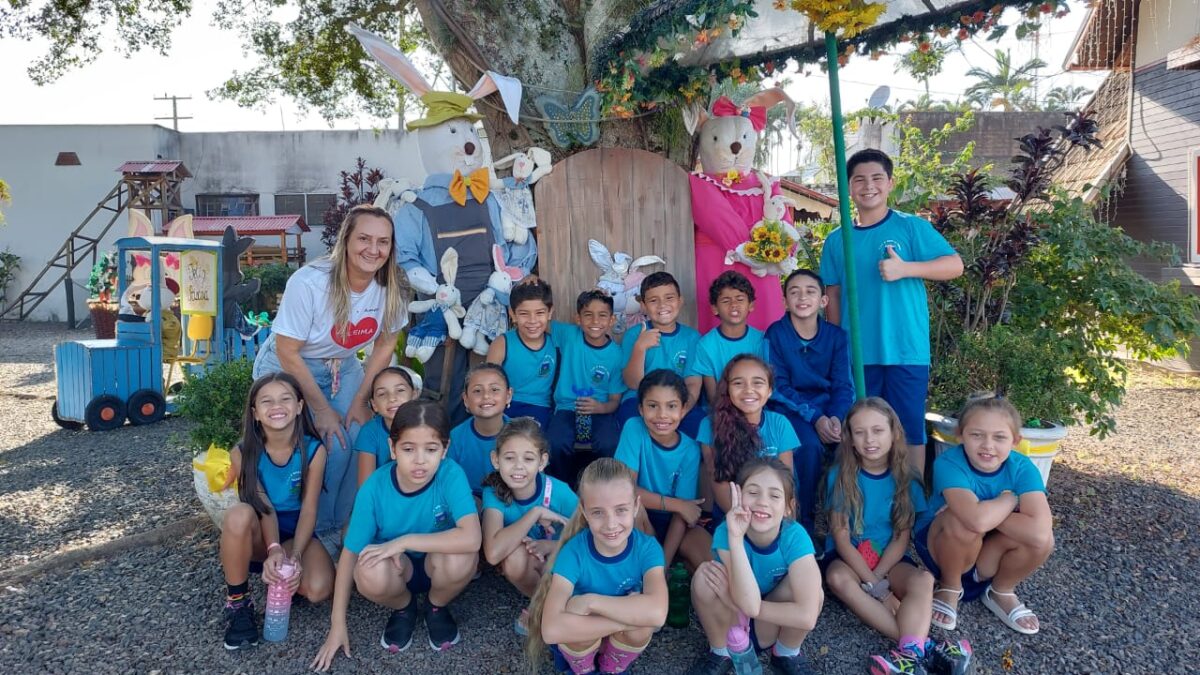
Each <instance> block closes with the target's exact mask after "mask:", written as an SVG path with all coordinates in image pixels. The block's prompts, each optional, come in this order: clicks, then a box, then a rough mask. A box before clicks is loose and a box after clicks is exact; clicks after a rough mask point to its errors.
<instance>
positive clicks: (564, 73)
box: [414, 0, 693, 168]
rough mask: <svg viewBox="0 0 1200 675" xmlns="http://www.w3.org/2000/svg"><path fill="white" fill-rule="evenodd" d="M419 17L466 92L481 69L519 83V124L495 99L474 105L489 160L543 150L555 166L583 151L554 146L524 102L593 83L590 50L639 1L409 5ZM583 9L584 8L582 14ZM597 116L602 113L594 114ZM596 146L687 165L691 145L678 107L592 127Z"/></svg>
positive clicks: (462, 0) (463, 0) (490, 0)
mask: <svg viewBox="0 0 1200 675" xmlns="http://www.w3.org/2000/svg"><path fill="white" fill-rule="evenodd" d="M414 4H415V6H416V8H417V11H418V12H419V13H420V15H421V20H422V22H424V24H425V28H426V30H427V31H428V32H429V35H430V38H431V39H432V41H433V43H434V44H435V45H436V46H437V48H438V52H439V53H440V54H441V56H442V58H443V59H445V61H446V63H447V65H449V66H450V71H451V72H452V73H453V74H454V77H455V79H457V80H458V82H459V83H461V84H462V85H463V86H464V87H466V88H469V87H470V86H471V85H473V84H474V83H475V81H476V80H478V79H479V76H480V75H481V74H482V71H484V70H493V71H495V72H498V73H500V74H502V75H511V76H513V77H516V78H519V79H520V80H521V82H523V83H524V84H525V96H524V103H523V105H522V106H521V114H522V120H521V124H520V125H514V124H513V123H512V121H511V120H510V119H509V118H508V115H507V113H505V112H504V110H503V106H502V105H501V104H500V102H499V101H500V100H499V96H497V95H493V96H489V97H488V98H486V99H484V100H483V101H480V102H479V104H478V105H477V106H476V108H477V109H478V111H479V112H480V113H481V114H482V115H483V116H484V120H483V125H484V128H485V129H486V131H487V135H488V142H489V143H490V144H491V148H492V156H493V157H503V156H504V155H507V154H509V153H510V152H513V151H516V150H524V149H526V148H528V147H529V146H531V145H537V146H540V147H543V148H546V149H547V150H549V151H550V152H551V154H552V155H553V156H554V159H555V161H558V160H560V159H562V158H564V157H566V156H568V155H571V154H574V153H575V152H578V151H580V150H583V149H584V148H571V149H563V148H559V147H557V146H555V145H554V144H553V143H552V142H551V140H550V137H549V135H548V134H547V133H546V131H545V129H544V127H543V126H542V123H541V122H540V121H538V120H531V119H527V118H529V117H537V116H538V115H537V111H536V109H535V108H534V106H533V104H532V101H533V99H534V98H536V97H538V96H543V95H549V96H554V97H557V98H558V99H559V100H560V101H561V102H562V103H563V104H565V105H571V104H573V103H575V101H576V99H577V97H578V94H577V93H574V92H580V91H583V90H584V89H586V88H587V87H589V86H591V84H592V82H593V80H594V79H595V78H594V76H593V75H592V73H590V72H589V70H588V65H589V58H590V56H591V51H592V50H593V49H595V48H596V47H597V46H598V44H600V42H602V41H603V40H604V38H605V36H607V35H609V34H610V33H611V32H612V31H614V30H617V29H619V28H620V27H622V26H624V25H626V24H627V23H628V20H629V17H630V16H632V15H633V14H634V13H635V12H636V11H637V10H638V9H640V8H641V7H643V6H644V3H643V2H642V0H593V1H592V2H582V1H581V0H414ZM585 7H586V8H587V9H586V11H585ZM601 116H602V117H603V116H604V115H603V113H601ZM598 145H599V146H601V147H624V148H640V149H643V150H649V151H651V152H657V153H661V154H664V155H666V156H668V157H670V158H671V159H672V160H673V161H675V162H677V163H679V164H681V165H683V166H684V167H685V168H690V162H691V161H692V159H693V153H692V142H691V138H689V137H688V136H687V134H686V132H684V131H683V124H682V120H681V118H680V113H679V112H678V110H674V109H672V110H668V111H664V112H661V113H657V114H654V115H649V116H646V117H639V118H637V119H631V120H613V121H607V122H603V123H602V124H601V125H600V142H599V144H598Z"/></svg>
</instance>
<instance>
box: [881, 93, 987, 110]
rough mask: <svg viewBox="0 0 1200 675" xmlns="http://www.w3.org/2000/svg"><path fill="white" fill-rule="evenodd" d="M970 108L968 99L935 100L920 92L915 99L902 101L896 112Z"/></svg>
mask: <svg viewBox="0 0 1200 675" xmlns="http://www.w3.org/2000/svg"><path fill="white" fill-rule="evenodd" d="M970 109H971V103H970V101H964V100H961V99H960V100H957V101H947V100H944V99H943V100H940V101H935V100H934V99H933V98H932V97H931V96H930V95H929V94H921V95H920V96H918V97H917V98H915V99H909V100H907V101H904V102H903V103H901V104H900V105H899V107H897V109H896V112H902V113H906V112H957V113H962V112H966V111H968V110H970Z"/></svg>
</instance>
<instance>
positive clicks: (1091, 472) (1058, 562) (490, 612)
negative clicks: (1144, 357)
mask: <svg viewBox="0 0 1200 675" xmlns="http://www.w3.org/2000/svg"><path fill="white" fill-rule="evenodd" d="M80 336H81V334H79V333H69V332H66V331H63V330H61V329H59V328H55V327H50V326H39V325H37V324H20V325H13V324H7V323H5V324H0V381H3V382H8V383H13V385H12V386H6V388H5V389H4V390H3V391H2V392H0V401H2V402H3V403H2V405H3V411H4V418H5V422H6V424H5V425H4V426H3V427H0V576H3V570H6V569H10V568H12V567H14V566H16V565H20V564H22V563H25V562H28V561H31V560H38V559H43V558H46V557H47V556H51V555H53V554H55V553H60V552H63V551H67V550H71V549H73V548H77V547H79V546H82V545H87V544H91V543H96V542H100V541H107V540H112V539H115V538H118V537H121V536H123V535H128V534H132V533H137V532H144V531H147V530H149V529H153V528H155V527H157V526H160V525H165V524H167V523H170V522H174V521H176V520H179V519H182V518H186V517H190V516H193V515H195V514H196V513H198V512H199V504H198V503H197V502H196V501H195V498H194V496H193V492H192V486H191V477H190V472H189V471H188V468H187V460H188V457H187V454H186V451H184V450H182V449H180V448H179V445H178V444H177V443H174V442H172V440H171V437H172V436H173V435H174V434H177V433H179V432H180V431H181V430H182V429H183V422H181V421H178V420H175V421H167V422H164V423H160V424H158V425H153V426H150V427H144V428H140V429H136V430H135V429H132V428H125V429H122V430H119V431H116V432H111V433H107V434H90V433H87V432H67V431H62V430H60V429H58V428H57V427H56V426H55V425H54V423H53V422H52V421H51V420H50V415H49V407H50V402H51V399H52V398H53V387H54V385H53V367H52V366H51V365H49V364H50V355H49V346H50V345H51V344H53V343H54V342H55V341H57V340H61V339H73V338H76V337H80ZM1163 411H1170V415H1171V421H1170V422H1169V423H1164V422H1163V421H1162V417H1163ZM1118 420H1119V425H1120V426H1119V433H1118V434H1117V435H1116V436H1114V437H1112V438H1109V439H1108V440H1106V441H1103V442H1101V441H1099V440H1097V439H1095V438H1091V437H1087V436H1086V434H1085V433H1083V432H1081V431H1078V430H1077V431H1074V432H1073V433H1072V435H1071V437H1070V438H1069V440H1068V443H1067V445H1066V448H1065V450H1064V452H1063V453H1062V455H1060V456H1059V459H1058V460H1057V461H1056V462H1055V465H1054V470H1053V472H1052V475H1051V482H1050V502H1051V506H1052V507H1053V509H1054V512H1055V515H1056V535H1057V538H1058V550H1057V551H1056V553H1055V554H1054V556H1053V557H1052V558H1051V559H1050V561H1049V563H1048V564H1047V565H1046V567H1045V569H1043V570H1042V571H1040V572H1039V573H1038V574H1036V575H1035V576H1034V577H1033V578H1032V579H1030V580H1029V581H1027V582H1026V583H1025V584H1023V585H1022V586H1021V588H1020V591H1021V593H1022V596H1023V598H1024V599H1026V600H1027V601H1028V602H1029V604H1030V605H1031V607H1032V608H1033V609H1035V610H1036V611H1037V612H1038V614H1039V616H1040V617H1041V619H1042V632H1041V634H1040V635H1037V636H1033V637H1026V636H1020V635H1017V634H1016V633H1014V632H1012V631H1009V630H1008V629H1006V628H1004V627H1003V626H1002V625H1001V624H1000V623H999V622H998V620H996V619H995V618H994V617H992V615H991V614H990V613H989V612H987V610H986V609H985V608H983V607H982V606H981V605H979V604H978V603H971V604H969V605H967V606H965V607H964V608H963V612H962V615H961V617H960V621H959V626H960V627H959V629H958V630H957V631H956V632H955V633H956V636H960V637H966V638H968V639H970V640H971V641H972V644H973V645H974V646H975V650H976V655H977V661H978V668H977V671H976V672H979V673H1002V672H1013V673H1089V672H1092V673H1118V672H1119V673H1185V672H1190V671H1192V670H1193V669H1192V667H1191V665H1190V664H1192V663H1195V662H1196V661H1197V660H1198V659H1200V638H1197V635H1198V634H1200V598H1198V597H1197V594H1196V592H1195V590H1194V589H1195V587H1194V583H1193V582H1192V581H1191V572H1190V571H1189V570H1195V569H1196V568H1197V565H1198V564H1200V560H1198V558H1200V547H1197V546H1196V545H1195V544H1194V543H1193V538H1194V537H1195V536H1196V532H1195V531H1196V524H1197V523H1200V454H1198V453H1197V450H1196V447H1195V439H1196V438H1197V437H1200V380H1197V379H1194V378H1193V379H1188V378H1180V377H1169V376H1166V375H1162V374H1158V373H1155V372H1151V371H1139V373H1138V374H1137V376H1136V378H1135V381H1134V383H1133V386H1132V388H1131V392H1130V394H1129V396H1128V397H1127V399H1126V401H1125V404H1124V405H1123V406H1122V408H1121V410H1120V411H1119V414H1118ZM223 590H224V589H223V582H222V578H221V572H220V568H219V565H218V563H217V546H216V530H215V529H214V528H212V527H209V526H205V527H203V528H201V529H199V530H197V531H196V532H193V533H191V534H189V535H187V536H185V537H183V538H181V539H179V540H176V541H171V542H169V543H167V544H166V545H163V546H154V547H148V548H143V549H138V550H133V551H129V552H126V553H122V554H119V555H116V556H114V557H110V558H106V559H103V560H98V561H94V562H91V563H87V564H84V565H82V566H76V567H74V568H70V569H61V570H58V571H55V572H51V573H49V574H46V575H44V576H41V577H38V578H34V579H32V580H29V581H27V582H22V583H17V584H13V585H10V586H7V587H4V588H0V672H39V673H40V672H46V673H59V672H72V673H73V672H89V673H100V672H103V673H109V672H112V673H117V672H204V673H209V672H213V673H222V672H254V673H298V672H301V671H303V670H305V667H306V666H307V664H308V662H309V661H310V660H311V658H312V656H313V655H314V654H315V652H316V649H317V648H318V646H319V645H320V643H321V641H322V639H323V636H324V631H325V628H326V627H327V625H328V606H327V605H325V606H311V605H304V606H298V607H297V608H295V609H294V610H293V612H294V618H293V621H292V624H291V631H292V634H291V636H290V637H289V639H288V641H287V642H286V643H284V644H283V645H280V646H261V647H259V648H257V649H254V650H250V651H246V652H241V653H232V654H231V653H227V652H226V651H225V650H224V649H222V648H221V645H220V639H221V634H222V630H223V626H222V620H221V610H220V607H221V601H222V598H223ZM256 592H257V595H258V606H259V607H260V608H261V607H262V606H263V604H264V603H263V599H262V590H261V588H259V589H256ZM520 606H521V603H520V599H519V598H518V596H517V594H516V592H515V591H513V590H512V589H511V588H509V587H508V586H507V585H506V584H505V583H504V582H503V580H502V579H500V578H499V577H498V576H496V575H495V573H494V572H491V571H488V572H486V573H485V574H484V576H483V578H482V579H480V580H479V581H477V582H475V583H473V584H472V585H471V587H470V588H469V589H468V591H467V592H466V593H465V594H464V596H463V597H462V598H460V599H459V600H458V601H456V602H455V603H454V605H453V606H452V607H453V609H454V611H455V613H456V615H457V617H458V619H459V623H460V626H461V628H462V631H463V635H464V638H463V643H462V644H461V645H459V646H458V647H456V648H455V649H453V650H451V651H449V652H447V653H445V654H437V653H434V652H432V651H431V650H430V649H428V647H427V646H425V644H424V643H423V641H421V638H422V636H423V629H421V632H419V633H418V642H416V643H414V645H415V646H414V648H413V649H410V650H409V651H408V652H406V653H404V654H401V655H390V654H387V653H385V652H384V651H383V650H381V649H379V648H378V647H377V646H376V645H377V644H378V643H377V639H378V634H379V631H380V630H381V628H382V624H383V622H384V620H385V618H386V615H385V613H384V612H383V611H382V610H381V609H379V608H377V607H374V606H372V605H371V604H370V603H367V602H364V601H362V600H361V599H358V600H356V601H355V602H354V603H353V604H352V606H351V612H350V634H351V640H352V652H353V654H354V658H353V659H352V660H347V659H344V658H339V660H338V661H337V663H336V666H335V672H343V673H344V672H381V671H384V670H385V669H396V668H402V669H403V671H404V672H410V673H444V672H455V673H507V672H518V671H519V670H520V662H519V658H520V655H519V652H518V649H519V644H518V641H517V639H516V637H515V636H514V635H513V633H512V631H511V628H510V626H511V622H512V619H513V617H514V616H515V615H516V613H517V611H518V609H519V607H520ZM886 646H887V645H886V643H885V640H884V639H883V638H881V637H879V636H878V635H875V634H873V633H872V632H871V631H870V630H868V629H867V628H865V627H863V626H862V624H860V623H859V622H858V621H857V619H855V618H854V617H853V616H852V615H850V614H849V613H848V612H847V611H846V610H845V609H844V608H843V607H842V606H841V605H840V604H839V603H838V602H837V601H836V600H832V599H830V600H828V601H827V604H826V606H825V610H824V612H823V613H822V616H821V620H820V623H819V624H818V626H817V629H816V631H815V632H814V633H813V634H812V635H811V636H810V637H809V639H808V640H807V642H806V644H805V647H804V652H805V653H806V654H807V655H808V656H809V659H810V661H811V662H812V664H813V666H814V668H815V669H816V671H817V672H823V673H861V672H863V670H864V665H865V658H866V656H867V655H868V654H870V653H871V652H874V651H879V650H882V649H884V648H885V647H886ZM703 647H704V641H703V637H702V635H701V633H700V631H699V629H698V627H697V626H695V625H694V626H693V627H692V628H691V629H688V630H672V629H666V630H664V631H663V632H662V633H660V634H659V635H658V636H656V637H655V640H654V643H653V645H652V648H651V649H650V651H649V652H648V653H647V655H646V656H644V657H642V658H641V659H640V660H639V661H638V663H637V665H636V667H635V668H636V670H637V671H638V672H643V673H649V672H655V673H663V674H664V675H665V674H670V673H680V672H683V670H684V669H685V668H686V665H687V664H688V663H689V662H690V660H691V659H692V657H693V656H694V655H695V654H696V652H697V650H700V649H703Z"/></svg>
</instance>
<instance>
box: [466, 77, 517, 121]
mask: <svg viewBox="0 0 1200 675" xmlns="http://www.w3.org/2000/svg"><path fill="white" fill-rule="evenodd" d="M521 90H522V86H521V81H520V80H518V79H517V78H515V77H508V76H507V75H501V74H500V73H496V72H493V71H490V70H489V71H487V72H486V73H484V74H483V76H482V77H480V78H479V81H478V82H476V83H475V86H474V87H472V88H471V91H469V92H467V96H470V97H471V98H472V100H475V101H478V100H479V99H481V98H483V97H484V96H487V95H489V94H493V93H495V92H497V91H498V92H500V100H502V101H504V109H505V110H506V111H507V112H508V118H509V119H510V120H512V123H513V124H517V123H518V117H519V115H520V112H521Z"/></svg>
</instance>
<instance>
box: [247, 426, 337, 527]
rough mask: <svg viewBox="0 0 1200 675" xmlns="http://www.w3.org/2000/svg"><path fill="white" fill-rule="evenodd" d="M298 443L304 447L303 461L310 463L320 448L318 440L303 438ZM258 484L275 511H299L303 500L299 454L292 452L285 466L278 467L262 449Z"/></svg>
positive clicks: (259, 459)
mask: <svg viewBox="0 0 1200 675" xmlns="http://www.w3.org/2000/svg"><path fill="white" fill-rule="evenodd" d="M300 443H301V445H303V446H304V454H305V460H306V461H309V462H311V461H312V458H313V455H315V454H316V452H317V448H319V447H321V441H320V439H316V438H312V437H310V436H305V437H304V438H303V439H301V440H300ZM258 482H260V483H262V486H263V491H264V492H266V493H267V499H270V500H271V506H272V507H273V508H274V509H275V510H276V511H281V512H288V511H299V510H300V506H301V500H302V499H303V495H302V494H300V483H301V464H300V453H298V452H296V451H295V450H293V451H292V455H291V457H289V458H288V461H287V464H284V465H283V466H279V465H278V464H276V463H275V461H274V460H272V459H271V456H270V455H268V454H267V451H266V449H265V448H264V449H263V451H262V454H261V455H259V456H258Z"/></svg>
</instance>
